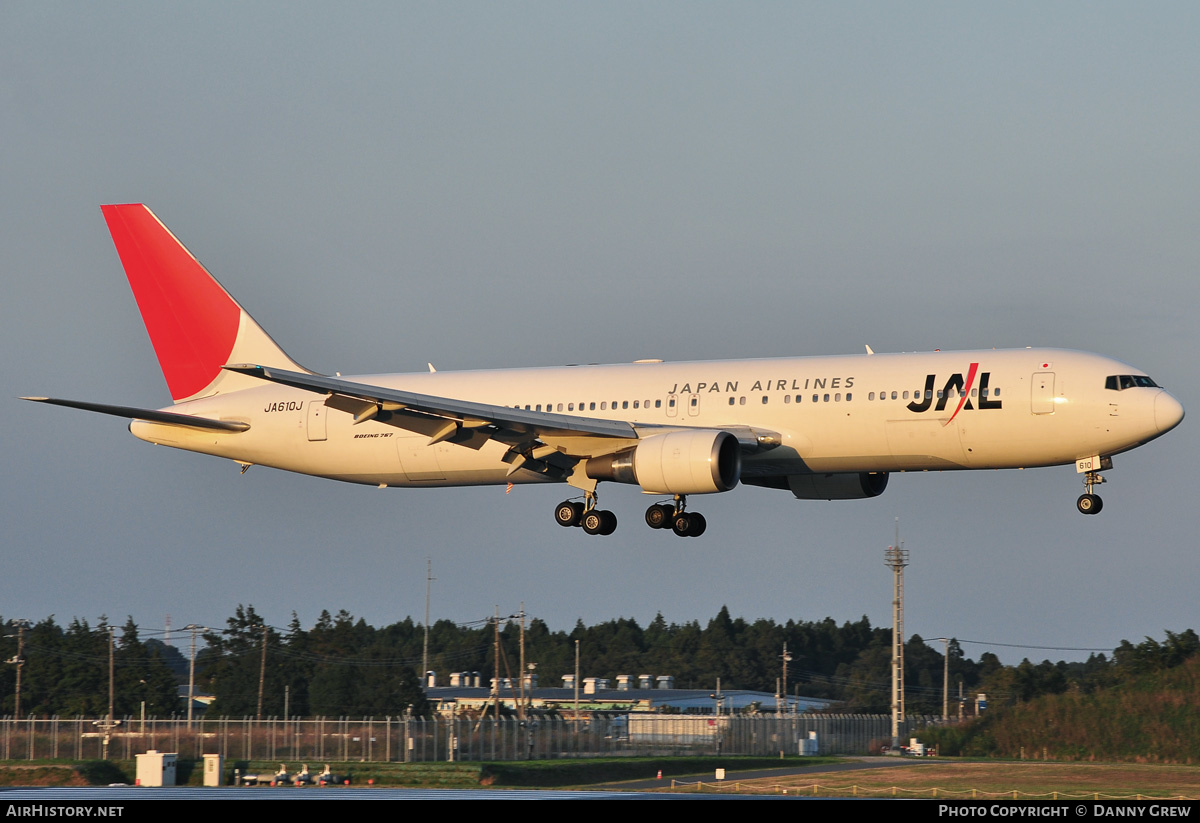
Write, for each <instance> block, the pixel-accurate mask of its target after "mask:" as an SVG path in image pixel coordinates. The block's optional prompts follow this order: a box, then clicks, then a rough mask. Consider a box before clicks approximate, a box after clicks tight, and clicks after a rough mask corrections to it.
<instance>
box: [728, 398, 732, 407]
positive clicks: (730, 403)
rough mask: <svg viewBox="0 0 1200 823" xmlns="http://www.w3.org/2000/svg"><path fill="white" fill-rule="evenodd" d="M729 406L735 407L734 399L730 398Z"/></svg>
mask: <svg viewBox="0 0 1200 823" xmlns="http://www.w3.org/2000/svg"><path fill="white" fill-rule="evenodd" d="M729 405H731V406H732V405H733V398H732V397H731V398H729Z"/></svg>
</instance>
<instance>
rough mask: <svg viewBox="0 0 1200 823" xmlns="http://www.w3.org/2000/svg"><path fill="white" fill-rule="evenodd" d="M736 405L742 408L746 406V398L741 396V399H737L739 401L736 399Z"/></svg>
mask: <svg viewBox="0 0 1200 823" xmlns="http://www.w3.org/2000/svg"><path fill="white" fill-rule="evenodd" d="M738 403H739V404H740V405H742V406H744V405H746V398H745V396H742V397H741V398H739V399H738Z"/></svg>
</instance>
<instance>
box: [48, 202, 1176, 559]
mask: <svg viewBox="0 0 1200 823" xmlns="http://www.w3.org/2000/svg"><path fill="white" fill-rule="evenodd" d="M102 210H103V212H104V217H105V220H106V221H107V222H108V227H109V231H110V232H111V233H112V237H113V242H114V243H115V244H116V248H117V253H118V254H119V255H120V258H121V262H122V264H123V265H124V268H125V273H126V275H127V277H128V278H129V284H130V286H131V287H132V289H133V293H134V297H135V298H136V300H137V303H138V308H139V309H140V310H141V314H142V319H143V320H144V321H145V324H146V329H147V331H148V332H149V334H150V339H151V342H152V343H153V345H154V350H155V353H156V354H157V356H158V361H159V364H160V365H161V366H162V371H163V375H164V376H165V377H166V380H167V386H168V388H169V389H170V392H171V396H172V398H173V399H174V405H173V406H170V407H167V408H164V409H157V410H155V409H143V408H132V407H128V406H113V405H107V404H99V403H86V402H80V401H73V400H59V399H54V398H46V397H30V398H26V399H28V400H36V401H40V402H44V403H53V404H57V405H61V406H70V407H73V408H78V409H85V410H88V411H95V412H101V413H104V414H112V415H116V416H120V417H126V418H130V419H131V420H132V422H131V423H130V425H129V430H130V431H131V432H132V433H133V434H134V435H135V436H136V437H139V438H141V439H142V440H146V441H149V442H151V443H158V444H162V445H166V446H173V447H175V448H179V449H186V450H188V451H195V452H202V453H204V454H211V455H216V456H218V457H225V458H228V459H230V460H234V461H236V462H237V463H239V464H240V465H241V466H242V471H245V470H246V468H247V467H249V466H251V465H255V464H258V465H263V466H271V467H274V468H278V469H284V470H286V471H293V472H301V473H303V474H310V475H316V476H319V477H327V478H330V479H333V480H344V481H347V482H351V483H364V484H371V485H376V486H469V485H485V484H505V483H555V482H562V483H567V484H569V485H570V486H572V487H574V488H575V489H578V490H579V492H581V493H582V494H581V496H582V500H581V501H580V500H578V499H575V500H567V501H564V502H563V503H561V504H559V505H558V507H557V508H556V510H555V514H554V517H555V520H556V521H557V522H558V523H559V524H560V525H562V526H568V527H570V526H581V527H582V528H583V530H584V531H586V532H587V533H589V534H610V533H611V532H612V531H613V529H615V528H616V517H615V516H614V515H613V514H612V512H609V511H605V510H601V509H600V508H598V507H597V505H596V504H597V495H596V488H597V485H598V483H599V482H600V481H612V482H617V483H629V484H633V485H636V486H639V487H641V489H642V491H644V492H646V493H648V494H653V495H658V496H660V497H661V498H662V500H661V502H656V503H655V504H654V505H651V506H650V507H649V509H647V510H646V523H647V524H648V525H649V526H651V527H652V528H666V529H671V530H673V531H674V532H675V533H676V534H678V535H680V536H698V535H699V534H701V533H702V532H703V531H704V529H705V520H704V517H703V516H702V515H701V514H699V513H697V512H694V511H690V510H688V508H687V502H688V496H689V495H696V494H710V493H716V492H726V491H730V490H731V489H733V488H734V487H735V486H737V485H738V483H739V482H743V483H746V484H748V485H753V486H764V487H767V488H771V489H781V490H784V491H790V492H791V493H792V494H793V495H795V496H796V497H798V498H801V499H806V500H809V499H811V500H816V499H822V500H835V499H836V500H847V499H854V498H866V497H875V496H877V495H879V494H881V493H882V492H883V490H884V489H885V488H886V487H887V483H888V477H889V474H890V473H892V472H905V471H925V470H943V469H947V470H949V469H1007V468H1023V467H1034V466H1054V465H1060V464H1074V465H1075V467H1076V471H1077V472H1078V473H1080V474H1083V475H1084V485H1085V487H1086V491H1085V493H1084V494H1083V495H1081V496H1080V497H1079V499H1078V503H1077V505H1078V508H1079V511H1081V512H1083V513H1084V514H1096V513H1097V512H1099V511H1100V507H1101V500H1100V497H1099V496H1097V495H1096V494H1095V493H1094V491H1093V487H1094V486H1095V485H1096V484H1098V483H1102V482H1104V479H1103V478H1102V477H1101V476H1100V474H1099V472H1100V471H1101V470H1102V469H1108V468H1110V467H1111V466H1112V456H1113V455H1115V454H1117V453H1119V452H1123V451H1128V450H1129V449H1133V448H1136V447H1137V446H1140V445H1142V444H1144V443H1147V442H1149V441H1150V440H1153V439H1154V438H1156V437H1158V436H1159V435H1161V434H1164V433H1165V432H1167V431H1170V430H1171V429H1172V428H1174V427H1175V426H1177V425H1178V424H1179V422H1180V421H1181V420H1182V419H1183V414H1184V411H1183V406H1182V405H1181V404H1180V403H1179V401H1178V400H1176V399H1175V398H1174V397H1172V396H1171V395H1170V394H1169V393H1168V392H1167V391H1166V390H1164V389H1163V388H1161V387H1160V386H1158V384H1157V383H1155V381H1154V380H1152V379H1150V377H1149V376H1147V375H1146V374H1145V373H1144V372H1142V371H1141V370H1140V369H1137V368H1134V367H1133V366H1129V365H1127V364H1125V363H1122V362H1120V361H1118V360H1113V359H1111V358H1108V357H1103V356H1101V355H1098V354H1089V353H1086V352H1079V351H1068V350H1062V349H1017V350H1006V351H995V350H984V351H962V352H941V351H938V352H927V353H916V354H874V353H873V352H871V351H870V349H869V348H868V350H867V352H868V353H867V354H864V355H854V356H836V357H785V358H775V359H767V360H727V361H709V362H692V363H664V362H661V361H658V360H645V361H637V362H635V363H631V364H625V365H604V366H566V367H561V368H535V369H505V370H493V371H473V372H436V371H434V369H433V367H432V366H430V368H429V373H419V374H383V375H365V376H358V377H342V376H335V377H328V376H323V375H319V374H316V373H314V372H311V371H309V370H308V369H305V368H303V367H302V366H300V365H298V364H297V363H295V362H294V361H293V360H292V359H291V358H290V357H288V355H287V354H285V353H284V351H283V350H282V349H281V348H280V347H279V346H278V345H277V344H276V343H275V341H274V340H272V339H271V338H270V336H268V335H267V334H266V333H265V332H264V331H263V330H262V328H261V327H259V325H258V324H257V323H255V321H254V320H253V319H252V318H251V317H250V315H249V314H247V313H246V311H245V310H244V309H242V307H241V306H240V305H239V304H238V303H237V301H235V300H234V299H233V298H232V297H231V296H230V295H229V293H228V292H226V291H225V289H224V288H222V287H221V285H220V284H219V283H217V281H216V280H215V279H213V277H212V276H211V275H210V274H209V273H208V272H207V271H206V270H205V269H204V267H203V266H201V265H200V263H199V262H198V261H197V260H196V259H195V258H194V257H193V256H192V255H191V253H190V252H188V250H187V249H186V248H184V246H183V245H182V244H181V243H180V242H179V241H178V240H177V239H176V238H175V236H174V235H172V234H171V232H170V231H169V230H168V229H167V228H166V227H165V226H164V225H163V224H162V223H161V222H160V221H159V220H158V218H157V217H156V216H155V215H154V214H153V212H151V211H150V210H149V209H148V208H146V207H145V206H144V205H140V204H130V205H113V206H104V207H102Z"/></svg>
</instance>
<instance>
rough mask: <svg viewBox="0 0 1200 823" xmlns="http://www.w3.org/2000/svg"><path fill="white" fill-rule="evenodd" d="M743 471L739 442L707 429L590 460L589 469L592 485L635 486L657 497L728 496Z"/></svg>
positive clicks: (672, 435)
mask: <svg viewBox="0 0 1200 823" xmlns="http://www.w3.org/2000/svg"><path fill="white" fill-rule="evenodd" d="M741 471H742V452H741V447H740V446H739V445H738V440H737V438H736V437H734V436H733V435H732V434H730V433H729V432H724V431H712V430H709V429H695V430H688V431H676V432H670V433H668V434H656V435H653V436H652V437H647V438H645V439H643V440H641V441H639V442H638V444H637V446H635V447H634V448H632V449H627V450H626V451H623V452H617V453H616V454H609V455H605V456H603V457H593V458H590V459H589V460H588V461H587V467H586V472H587V476H588V477H590V478H592V479H593V480H613V481H615V482H617V483H633V484H636V485H638V486H641V487H642V489H643V491H648V492H651V493H654V494H710V493H712V492H727V491H729V490H730V489H732V488H733V487H735V486H736V485H737V484H738V479H739V477H740V476H741Z"/></svg>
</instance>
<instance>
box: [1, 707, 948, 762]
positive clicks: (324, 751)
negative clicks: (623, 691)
mask: <svg viewBox="0 0 1200 823" xmlns="http://www.w3.org/2000/svg"><path fill="white" fill-rule="evenodd" d="M935 722H938V719H937V718H932V717H917V716H912V717H909V718H908V719H907V721H906V722H905V723H904V724H902V727H901V739H902V740H905V741H907V739H908V738H909V737H910V736H915V735H916V733H917V731H918V730H919V729H921V728H923V727H924V726H925V725H927V724H929V723H935ZM814 734H815V738H816V752H815V753H819V754H824V755H860V754H868V753H871V752H872V751H874V750H877V749H878V747H879V745H880V744H887V743H890V741H891V718H889V717H888V716H886V715H857V714H840V715H785V716H782V717H775V716H769V715H707V716H706V715H639V714H606V715H593V716H592V717H590V718H587V719H580V720H571V719H565V718H561V717H554V718H531V719H527V720H519V719H517V718H501V719H499V720H492V719H485V720H480V719H478V718H471V717H465V716H459V717H450V718H448V717H434V718H430V719H423V718H409V717H380V718H375V717H355V718H351V717H336V718H334V717H317V718H290V719H280V718H270V719H266V720H254V719H250V718H241V719H238V718H229V717H221V718H206V719H204V720H194V721H192V722H191V723H190V724H189V723H188V721H187V720H185V719H176V718H172V719H141V718H130V717H127V718H124V719H122V720H121V722H120V723H119V724H118V725H117V726H116V727H115V728H112V729H106V728H105V727H104V721H103V720H93V719H90V718H83V717H76V718H58V717H52V718H48V719H34V718H24V719H20V720H18V719H15V718H12V717H4V718H0V759H4V760H37V759H46V758H54V759H60V758H61V759H70V760H92V759H103V758H106V757H108V758H113V759H125V760H128V759H132V758H133V756H134V755H135V754H139V753H141V752H145V751H148V750H150V749H157V750H158V751H168V752H175V753H177V754H178V755H179V756H180V757H185V758H196V759H199V758H200V757H201V755H204V754H221V755H223V756H224V757H225V758H226V759H233V760H280V761H288V760H294V761H313V762H317V761H338V762H350V761H362V762H368V761H381V762H432V761H482V760H489V761H490V760H553V759H559V758H582V757H621V756H630V757H653V756H676V757H679V756H683V757H686V756H689V755H695V756H700V755H714V754H730V755H763V756H776V755H778V754H779V753H780V752H783V753H785V754H797V753H798V752H799V751H800V748H801V745H802V741H808V740H810V739H811V737H812V735H814ZM810 753H813V752H810Z"/></svg>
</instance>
